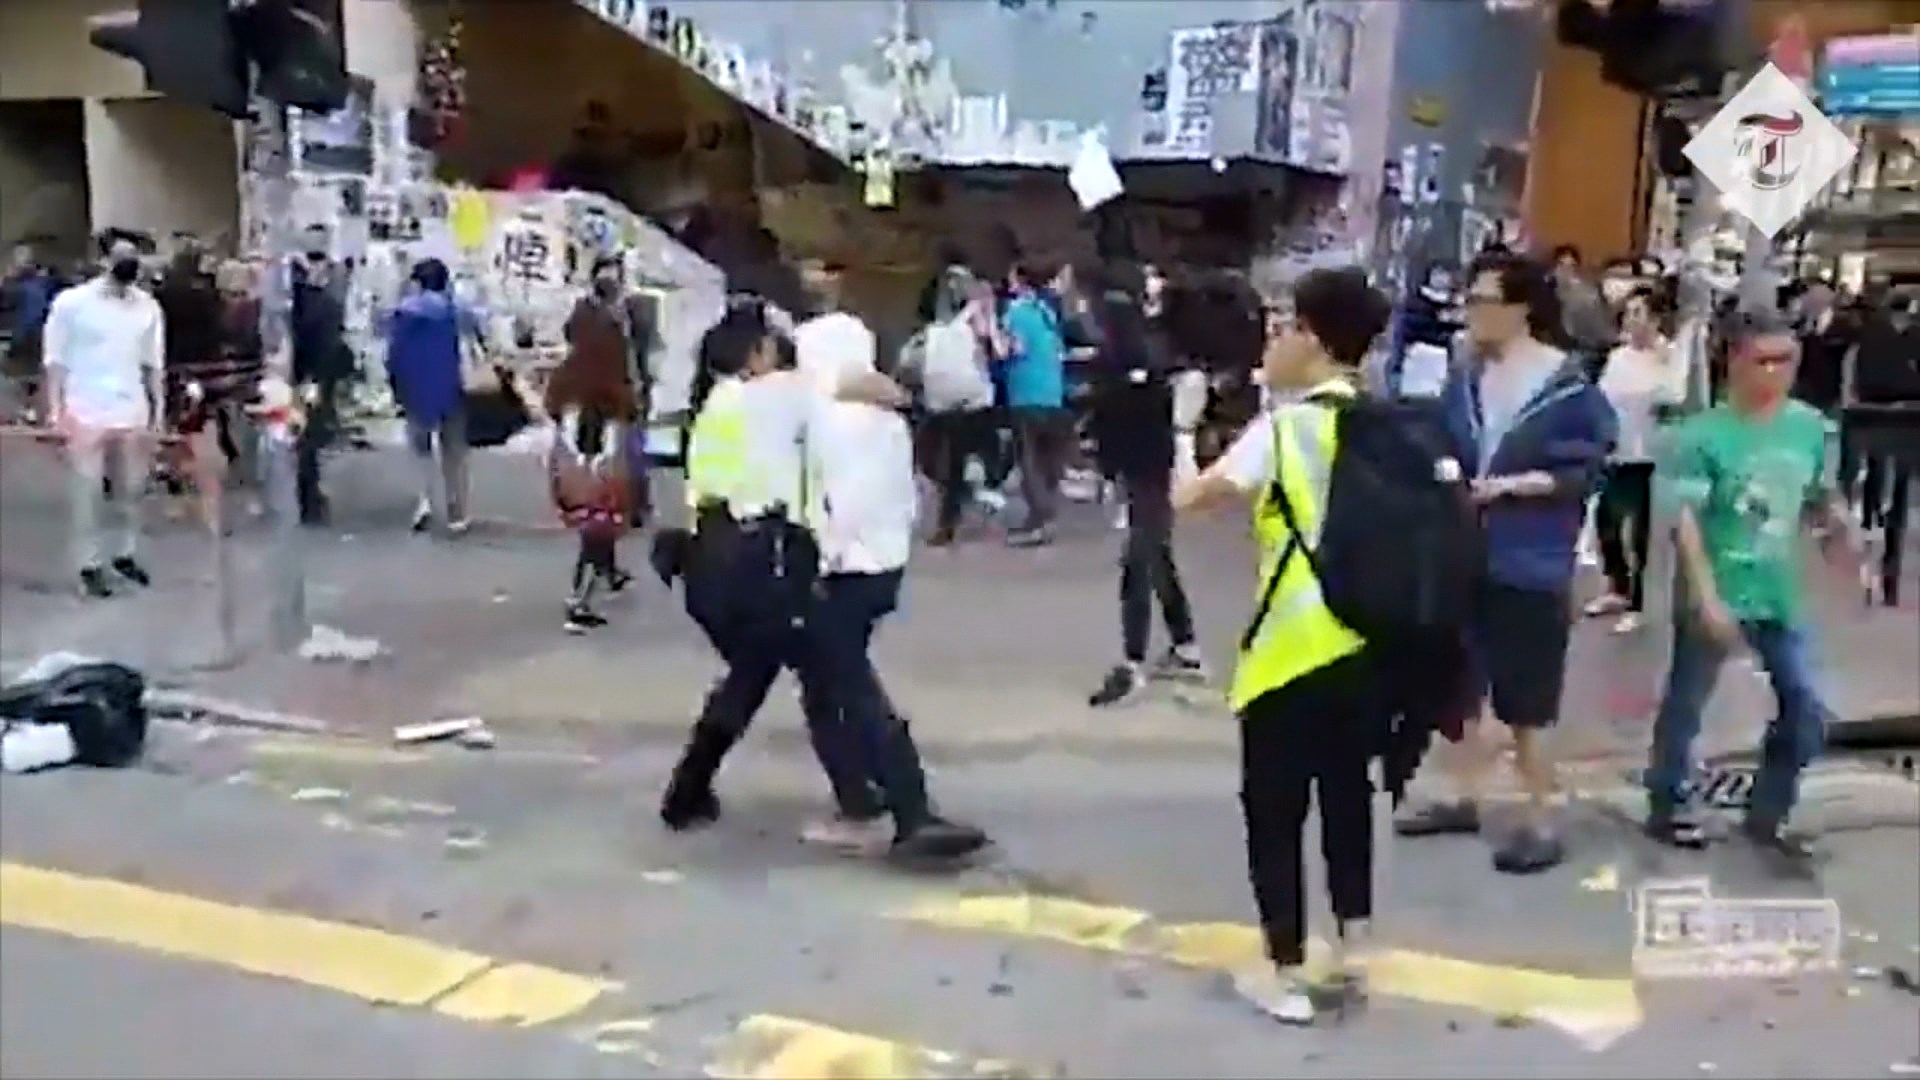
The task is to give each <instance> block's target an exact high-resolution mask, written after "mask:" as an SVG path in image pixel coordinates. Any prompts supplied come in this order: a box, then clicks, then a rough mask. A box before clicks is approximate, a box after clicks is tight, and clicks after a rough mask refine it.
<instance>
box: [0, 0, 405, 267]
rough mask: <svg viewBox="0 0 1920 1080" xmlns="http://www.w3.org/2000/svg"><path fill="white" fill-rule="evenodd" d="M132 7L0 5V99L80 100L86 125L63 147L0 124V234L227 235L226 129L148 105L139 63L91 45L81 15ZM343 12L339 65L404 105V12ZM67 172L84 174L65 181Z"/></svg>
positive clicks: (386, 1)
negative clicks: (124, 231) (116, 230)
mask: <svg viewBox="0 0 1920 1080" xmlns="http://www.w3.org/2000/svg"><path fill="white" fill-rule="evenodd" d="M132 3H133V0H0V102H13V101H18V102H29V101H36V102H37V101H49V102H52V101H69V102H82V103H83V106H82V111H83V121H82V122H81V123H80V124H79V125H78V126H77V127H75V126H74V125H69V128H70V129H72V130H71V131H70V133H68V134H66V135H65V136H64V139H66V140H72V142H70V143H69V144H67V145H62V144H61V142H60V140H59V139H52V140H48V139H47V135H48V133H49V132H51V130H52V129H45V130H42V129H43V128H44V125H41V126H40V127H34V128H32V132H33V135H32V137H31V138H28V137H26V135H25V134H24V133H26V132H27V131H28V127H27V126H23V125H25V124H26V121H25V120H17V121H11V122H5V123H0V237H6V236H11V235H17V234H19V233H22V232H66V231H77V232H79V233H80V234H81V235H84V234H85V233H86V232H88V231H92V232H98V231H99V230H101V229H103V228H106V227H109V226H118V227H121V228H128V229H137V230H141V231H145V232H150V233H153V234H155V235H156V236H165V235H167V234H170V233H173V232H176V231H183V230H184V231H191V232H194V233H197V234H201V235H207V236H216V235H229V236H230V235H232V234H233V231H234V230H235V228H236V226H237V220H238V193H237V185H236V176H237V171H236V170H237V153H236V146H235V137H234V128H233V125H232V124H230V123H229V122H227V121H226V120H224V119H222V118H220V117H218V116H215V115H213V114H211V113H206V112H202V111H199V110H195V109H190V108H185V107H182V106H177V105H174V104H172V103H170V102H166V101H161V100H158V99H153V98H149V97H147V96H146V91H145V87H144V85H143V80H142V78H141V75H140V70H139V68H138V67H137V66H136V65H134V64H132V63H130V62H128V61H125V60H121V59H120V58H118V57H115V56H113V55H111V54H109V53H106V52H102V51H101V50H99V49H96V48H94V47H93V45H92V44H91V43H90V42H89V41H88V40H87V18H88V17H89V16H91V15H94V14H97V13H99V12H102V11H106V10H110V9H117V8H124V7H130V6H132ZM343 13H344V16H345V20H346V27H345V31H346V49H347V66H348V67H349V68H351V69H352V70H353V71H355V72H356V73H358V74H362V75H366V76H368V77H370V78H372V79H374V81H375V83H376V85H377V86H378V87H379V88H380V89H381V91H382V92H384V93H386V94H388V95H393V96H399V97H406V96H410V95H411V93H412V87H413V79H414V70H415V59H414V57H415V51H416V48H417V41H418V35H417V33H416V31H415V22H416V20H415V19H414V17H413V8H412V5H411V4H409V3H407V2H405V0H346V2H345V5H344V8H343ZM20 115H21V116H24V115H25V114H24V113H22V114H20ZM41 140H45V141H41ZM81 141H84V150H82V148H81V146H80V145H79V143H80V142H81ZM63 163H64V164H63ZM75 163H78V164H79V165H80V167H81V169H82V175H81V177H79V178H75V177H73V176H72V175H70V173H71V169H68V171H67V172H62V169H63V168H65V167H67V166H70V165H72V164H75ZM62 186H64V187H65V189H66V190H65V191H64V193H63V192H62V191H61V190H59V189H60V188H61V187H62ZM71 206H78V207H80V208H81V210H80V212H81V214H82V215H83V216H84V217H83V220H81V221H79V222H75V221H73V220H72V219H73V218H74V216H75V215H74V214H73V212H72V211H71Z"/></svg>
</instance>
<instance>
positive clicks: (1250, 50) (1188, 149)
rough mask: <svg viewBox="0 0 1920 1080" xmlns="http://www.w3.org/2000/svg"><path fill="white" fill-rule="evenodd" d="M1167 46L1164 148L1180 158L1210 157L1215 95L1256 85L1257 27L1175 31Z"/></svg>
mask: <svg viewBox="0 0 1920 1080" xmlns="http://www.w3.org/2000/svg"><path fill="white" fill-rule="evenodd" d="M1171 50H1172V58H1171V62H1170V63H1169V64H1168V67H1167V88H1166V92H1167V98H1166V116H1167V136H1166V142H1165V147H1166V150H1167V152H1169V153H1172V154H1175V155H1178V156H1182V157H1209V156H1211V155H1212V154H1213V146H1214V132H1213V121H1214V110H1215V107H1216V105H1217V103H1218V99H1219V98H1221V97H1224V96H1226V95H1228V94H1251V93H1254V92H1256V91H1258V90H1259V88H1260V56H1259V53H1260V36H1259V28H1258V27H1257V26H1255V25H1252V24H1248V23H1229V24H1221V25H1217V26H1203V27H1191V28H1188V29H1184V30H1175V31H1174V32H1173V34H1172V35H1171Z"/></svg>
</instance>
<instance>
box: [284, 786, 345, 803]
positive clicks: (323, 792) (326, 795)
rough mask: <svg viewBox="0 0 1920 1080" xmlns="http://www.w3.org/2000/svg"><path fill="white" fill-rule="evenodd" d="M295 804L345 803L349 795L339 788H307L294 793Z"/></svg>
mask: <svg viewBox="0 0 1920 1080" xmlns="http://www.w3.org/2000/svg"><path fill="white" fill-rule="evenodd" d="M292 798H293V801H294V802H345V801H346V798H347V793H346V792H344V791H341V790H340V789H339V788H330V787H306V788H301V789H300V790H299V791H296V792H294V793H293V796H292Z"/></svg>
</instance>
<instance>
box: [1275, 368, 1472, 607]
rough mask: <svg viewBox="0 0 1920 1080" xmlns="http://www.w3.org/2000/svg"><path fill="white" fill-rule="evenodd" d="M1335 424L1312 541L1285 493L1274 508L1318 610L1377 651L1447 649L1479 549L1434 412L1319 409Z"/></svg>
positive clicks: (1361, 403) (1426, 405)
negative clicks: (1333, 414) (1316, 590)
mask: <svg viewBox="0 0 1920 1080" xmlns="http://www.w3.org/2000/svg"><path fill="white" fill-rule="evenodd" d="M1314 403H1315V404H1324V405H1328V406H1330V407H1332V408H1334V409H1335V410H1336V411H1337V413H1338V420H1337V422H1338V424H1339V425H1340V427H1339V432H1340V438H1339V448H1338V450H1337V451H1336V452H1335V454H1334V459H1333V470H1332V483H1331V486H1330V490H1329V492H1328V495H1327V506H1326V511H1325V517H1324V520H1323V521H1322V522H1321V527H1320V542H1319V544H1318V545H1317V546H1314V547H1309V546H1308V545H1307V544H1306V543H1305V542H1304V541H1301V540H1300V533H1299V529H1298V528H1297V527H1296V525H1295V517H1294V512H1293V507H1292V505H1291V504H1290V503H1289V501H1288V499H1287V497H1286V491H1285V488H1284V487H1283V486H1282V485H1280V484H1279V483H1278V482H1276V483H1275V484H1274V487H1273V490H1274V502H1275V503H1276V504H1277V506H1278V508H1279V510H1280V513H1281V515H1282V516H1283V517H1284V518H1285V519H1286V522H1287V527H1288V528H1289V529H1291V530H1293V532H1294V536H1295V540H1296V543H1297V546H1298V548H1299V550H1300V551H1301V552H1302V553H1303V554H1304V555H1305V556H1306V557H1307V559H1308V561H1309V562H1310V563H1311V565H1312V566H1313V571H1314V575H1315V576H1316V577H1318V578H1319V580H1320V590H1321V593H1322V595H1323V596H1324V597H1325V598H1326V603H1327V609H1328V610H1329V611H1331V612H1333V614H1334V616H1335V617H1337V618H1338V619H1339V620H1340V621H1341V622H1343V623H1346V624H1347V626H1349V627H1351V628H1352V629H1353V630H1354V632H1355V633H1358V634H1359V635H1360V636H1362V637H1364V638H1366V639H1368V640H1369V641H1371V642H1376V643H1382V644H1389V643H1392V644H1403V643H1405V644H1417V643H1419V642H1424V641H1433V640H1436V639H1441V640H1448V639H1453V638H1456V637H1457V636H1458V635H1459V634H1460V633H1461V632H1463V631H1464V629H1465V628H1466V626H1467V624H1468V622H1469V619H1470V617H1471V614H1472V611H1473V604H1474V597H1475V594H1476V592H1477V590H1478V588H1479V584H1480V580H1481V576H1482V575H1483V574H1484V573H1485V568H1486V539H1485V536H1484V533H1483V531H1482V528H1481V524H1480V515H1479V512H1478V510H1477V509H1476V508H1475V507H1474V504H1473V499H1472V497H1471V494H1470V492H1469V490H1468V487H1467V481H1466V479H1465V475H1464V474H1465V469H1464V468H1463V467H1459V465H1458V462H1454V466H1455V467H1453V468H1448V466H1447V464H1446V463H1447V462H1448V461H1449V460H1451V459H1452V458H1453V451H1452V450H1451V448H1450V443H1449V440H1448V439H1447V436H1446V426H1445V419H1444V416H1443V414H1442V412H1441V409H1440V405H1439V404H1438V403H1437V402H1430V401H1419V400H1388V399H1383V398H1376V397H1364V396H1363V397H1358V398H1353V399H1348V398H1345V397H1331V396H1330V397H1328V398H1326V399H1324V400H1320V399H1316V400H1315V402H1314Z"/></svg>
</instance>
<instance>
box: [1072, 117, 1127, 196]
mask: <svg viewBox="0 0 1920 1080" xmlns="http://www.w3.org/2000/svg"><path fill="white" fill-rule="evenodd" d="M1067 186H1068V187H1070V188H1072V189H1073V197H1074V198H1076V199H1078V200H1080V209H1081V210H1083V211H1090V210H1092V209H1093V208H1094V207H1097V206H1099V205H1100V204H1101V203H1104V202H1107V201H1108V200H1110V199H1114V198H1117V197H1118V196H1119V195H1120V194H1121V193H1122V192H1124V191H1125V190H1126V189H1127V188H1126V185H1125V184H1123V183H1121V182H1120V171H1119V170H1118V169H1115V168H1114V167H1113V155H1111V154H1109V153H1108V152H1107V144H1106V143H1105V142H1103V141H1102V140H1101V138H1100V133H1099V132H1097V131H1089V132H1087V133H1085V134H1083V135H1081V136H1080V149H1079V151H1078V152H1076V153H1075V154H1074V156H1073V167H1072V168H1071V169H1068V170H1067Z"/></svg>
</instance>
